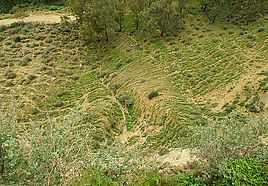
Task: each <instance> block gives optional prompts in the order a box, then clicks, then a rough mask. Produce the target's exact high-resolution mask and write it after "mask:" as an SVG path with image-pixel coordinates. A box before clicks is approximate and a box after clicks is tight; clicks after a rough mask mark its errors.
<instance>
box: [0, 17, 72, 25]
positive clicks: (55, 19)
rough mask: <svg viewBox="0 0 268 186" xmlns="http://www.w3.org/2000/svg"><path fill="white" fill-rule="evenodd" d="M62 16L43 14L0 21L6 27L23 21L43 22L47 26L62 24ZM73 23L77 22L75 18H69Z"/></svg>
mask: <svg viewBox="0 0 268 186" xmlns="http://www.w3.org/2000/svg"><path fill="white" fill-rule="evenodd" d="M61 16H65V14H61V15H60V14H59V15H54V14H43V15H31V14H30V15H29V16H28V17H25V18H21V19H19V18H12V19H2V20H0V25H5V26H8V25H10V24H12V23H15V22H20V21H23V22H25V23H29V22H42V23H46V24H52V23H60V22H61V18H60V17H61ZM68 17H69V18H70V19H71V20H72V21H73V20H75V17H74V16H68Z"/></svg>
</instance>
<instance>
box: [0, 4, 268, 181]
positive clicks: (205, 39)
mask: <svg viewBox="0 0 268 186" xmlns="http://www.w3.org/2000/svg"><path fill="white" fill-rule="evenodd" d="M185 23H186V24H185V26H184V29H183V30H181V31H179V32H178V33H177V34H175V35H173V36H165V37H159V36H154V35H149V34H148V33H147V32H146V31H136V32H134V33H131V34H127V33H124V32H121V33H115V34H114V36H113V38H112V39H111V40H110V41H109V42H108V43H106V42H104V41H101V42H99V43H91V44H86V43H85V42H84V41H83V39H82V37H81V35H80V34H79V28H78V27H77V25H76V23H75V22H62V23H55V24H44V23H23V22H19V23H13V24H11V25H10V26H7V27H6V26H1V25H0V48H1V51H0V103H1V105H0V109H1V113H2V114H1V116H0V118H1V122H0V124H1V144H2V146H3V147H1V148H0V152H1V159H2V157H4V156H2V154H7V155H5V158H6V159H5V160H4V161H3V162H7V164H6V165H5V172H1V171H0V173H1V174H0V175H1V176H2V181H3V183H4V184H6V183H10V184H12V183H19V184H30V185H31V184H33V185H34V184H36V183H39V184H44V185H58V184H60V185H62V184H63V185H69V184H71V183H72V184H73V185H85V184H86V183H98V182H96V180H94V179H97V178H98V176H100V178H101V179H103V182H100V184H101V185H112V184H114V185H121V184H123V183H125V184H128V183H130V184H131V183H132V182H133V184H135V183H136V184H137V185H145V184H147V185H157V184H158V185H166V184H170V185H174V184H175V181H174V180H176V179H177V178H175V177H176V176H177V175H184V174H186V173H184V172H183V171H182V170H184V171H185V170H186V172H188V171H189V170H190V172H191V171H193V172H194V170H195V167H192V168H191V167H189V166H187V163H192V162H193V161H195V160H200V159H202V158H203V157H198V155H197V154H196V153H195V151H196V147H194V146H193V144H194V143H193V144H191V141H192V140H193V139H192V137H193V136H195V135H194V133H195V131H196V130H197V131H198V130H200V131H202V129H204V131H209V130H210V129H209V127H210V126H211V125H212V126H214V125H215V126H217V125H216V124H215V123H217V122H223V123H224V122H226V123H228V125H229V124H230V123H232V119H233V118H238V119H237V120H238V121H237V122H238V123H239V122H242V120H243V121H244V117H247V118H249V119H245V123H243V122H242V123H243V125H245V126H248V131H246V132H245V133H243V129H244V128H243V127H242V128H239V126H235V127H238V128H235V129H236V131H235V132H234V131H231V130H230V131H228V130H226V131H227V132H226V134H227V135H226V136H227V137H228V135H229V134H232V133H233V134H236V135H237V136H238V138H237V139H240V137H241V136H243V135H245V134H250V135H248V136H250V137H251V134H252V136H253V137H252V138H254V140H255V141H247V140H252V139H246V140H245V142H244V141H243V139H244V138H241V139H242V140H241V139H240V140H241V141H240V143H241V146H243V145H244V143H245V144H247V145H248V146H249V145H254V144H255V143H257V142H256V141H258V143H259V141H260V143H262V146H263V149H264V151H265V153H266V154H267V152H266V150H267V131H268V128H267V127H268V125H267V121H266V119H263V120H261V119H259V118H262V117H267V116H268V95H267V90H268V88H267V87H268V85H267V82H268V77H267V76H268V63H267V57H268V29H267V28H268V22H267V18H265V17H264V18H260V19H259V20H257V21H256V22H253V23H251V24H248V25H243V26H238V25H234V24H232V23H229V22H228V23H224V24H222V23H219V22H216V23H214V24H211V23H210V21H209V20H208V19H207V18H206V17H205V16H203V12H201V11H199V10H198V9H195V8H193V7H188V9H187V15H185ZM240 117H241V118H240ZM251 120H253V123H254V127H255V128H256V130H259V132H258V134H257V135H255V129H254V127H253V126H252V125H251V124H250V122H251ZM259 120H261V121H260V122H258V121H259ZM229 121H231V122H229ZM255 121H256V122H255ZM213 123H214V125H213ZM255 123H260V124H256V125H255ZM222 126H224V124H223V125H222ZM205 127H208V128H205ZM251 127H252V128H251ZM230 128H231V127H230ZM240 129H241V132H240V134H239V130H240ZM215 130H219V131H220V130H221V129H215ZM222 130H223V129H222ZM251 130H252V131H253V132H252V131H251ZM228 132H229V133H228ZM247 132H248V133H247ZM251 132H252V133H251ZM223 133H224V131H223ZM211 134H212V133H211ZM253 134H254V135H253ZM239 135H241V136H239ZM208 136H209V134H208ZM210 137H211V138H207V140H208V139H209V140H213V138H215V140H216V138H217V137H215V136H214V137H212V136H210ZM222 138H224V137H222ZM202 139H203V138H200V140H202ZM217 139H218V138H217ZM226 139H228V138H226ZM237 139H235V140H237ZM193 141H194V140H193ZM213 143H214V142H212V141H211V143H209V144H213ZM215 143H217V142H215ZM2 148H4V149H5V148H6V149H5V150H3V151H2V150H1V149H2ZM265 148H266V149H265ZM200 149H201V151H202V150H205V149H202V148H201V147H200ZM243 150H244V148H243ZM215 156H216V155H215ZM13 157H17V158H18V159H14V158H13ZM245 157H247V156H245ZM266 158H267V155H266ZM3 159H4V158H3ZM202 162H203V160H202ZM265 165H266V167H267V159H266V164H265ZM84 170H87V171H86V172H84ZM197 172H198V171H197ZM266 173H267V171H266ZM98 174H99V175H98ZM31 175H35V177H34V179H31V178H30V177H31ZM81 175H84V177H81ZM186 175H188V174H186ZM185 177H187V176H185ZM44 178H45V179H44ZM162 179H163V180H162ZM182 179H184V177H183V176H182ZM185 179H186V180H188V177H187V178H185ZM189 179H191V177H190V178H189ZM196 179H199V177H198V178H196ZM200 179H201V178H200ZM148 180H149V181H148ZM150 180H151V181H150ZM159 180H160V181H159ZM168 180H170V181H168ZM193 180H194V178H193ZM40 181H42V183H41V182H40ZM139 181H140V182H139ZM143 181H144V182H143ZM146 181H147V182H146ZM158 181H159V182H158ZM173 181H174V182H173ZM199 181H200V180H199ZM199 181H196V183H199V184H200V185H202V183H201V182H202V181H200V182H199ZM0 183H2V182H1V179H0ZM181 184H182V182H181ZM203 184H204V183H203ZM182 185H183V184H182ZM185 185H190V183H188V184H187V183H186V184H185Z"/></svg>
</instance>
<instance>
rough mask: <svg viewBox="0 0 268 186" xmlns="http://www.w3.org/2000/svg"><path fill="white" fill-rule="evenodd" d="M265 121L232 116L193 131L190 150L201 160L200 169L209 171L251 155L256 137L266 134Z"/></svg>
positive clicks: (259, 143)
mask: <svg viewBox="0 0 268 186" xmlns="http://www.w3.org/2000/svg"><path fill="white" fill-rule="evenodd" d="M267 122H268V121H267V120H265V119H260V120H256V121H255V120H249V119H247V118H246V117H244V116H241V115H240V114H237V113H232V114H231V116H230V118H229V119H228V120H219V121H216V122H214V123H212V124H209V125H206V126H198V127H196V128H193V141H192V143H193V148H196V149H197V155H198V156H199V157H200V158H201V159H203V163H201V164H202V165H201V167H200V168H201V170H202V171H204V172H210V171H213V170H214V169H217V168H218V167H219V166H220V165H222V164H224V163H226V162H228V161H232V160H234V159H237V158H239V157H241V156H245V155H248V154H252V153H253V152H255V151H256V150H257V147H259V146H260V145H261V141H260V136H262V135H264V134H267V131H268V125H267Z"/></svg>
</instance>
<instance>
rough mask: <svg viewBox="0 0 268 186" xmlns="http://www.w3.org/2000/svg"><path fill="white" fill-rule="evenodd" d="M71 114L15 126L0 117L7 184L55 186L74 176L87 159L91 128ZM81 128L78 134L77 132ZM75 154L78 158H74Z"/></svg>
mask: <svg viewBox="0 0 268 186" xmlns="http://www.w3.org/2000/svg"><path fill="white" fill-rule="evenodd" d="M83 115H84V114H83V113H81V112H79V111H74V112H72V113H70V115H69V116H67V117H66V118H64V117H63V118H58V119H57V118H50V117H48V118H47V119H46V120H44V121H35V122H29V123H21V122H20V123H19V122H18V121H17V120H16V118H15V117H14V111H12V112H10V113H9V114H8V115H6V114H3V113H1V114H0V140H1V141H0V143H1V144H2V146H3V149H4V152H5V156H4V158H2V159H1V162H0V164H4V165H5V170H4V174H5V177H6V182H7V184H19V185H24V184H33V185H36V184H38V185H39V184H42V185H55V184H59V183H64V182H66V181H67V180H68V179H71V178H72V177H74V176H75V175H76V172H77V171H78V172H79V171H80V170H81V166H82V165H83V164H82V163H81V162H83V161H86V160H87V159H88V158H89V155H90V148H89V147H90V145H91V144H93V143H91V139H92V136H93V135H92V134H93V133H95V132H94V130H95V129H94V127H93V126H92V125H91V124H90V123H87V122H86V121H83ZM83 127H86V128H84V129H83V130H82V131H81V130H80V129H81V128H83ZM78 154H79V158H75V157H76V156H77V155H78Z"/></svg>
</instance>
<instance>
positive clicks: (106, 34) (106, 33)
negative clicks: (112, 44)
mask: <svg viewBox="0 0 268 186" xmlns="http://www.w3.org/2000/svg"><path fill="white" fill-rule="evenodd" d="M105 38H106V41H107V42H108V41H109V38H108V30H107V25H106V24H105Z"/></svg>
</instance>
